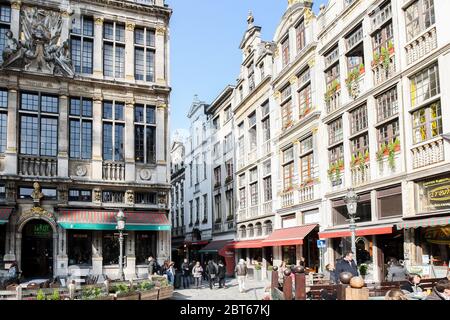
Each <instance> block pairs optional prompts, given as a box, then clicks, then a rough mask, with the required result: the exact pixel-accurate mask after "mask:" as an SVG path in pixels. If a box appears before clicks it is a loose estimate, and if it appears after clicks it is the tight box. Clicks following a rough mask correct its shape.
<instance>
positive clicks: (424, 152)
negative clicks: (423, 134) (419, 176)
mask: <svg viewBox="0 0 450 320" xmlns="http://www.w3.org/2000/svg"><path fill="white" fill-rule="evenodd" d="M411 151H412V154H413V168H414V169H417V168H422V167H425V166H429V165H432V164H435V163H439V162H442V161H444V140H442V139H438V140H435V141H431V142H428V143H425V144H423V145H421V146H418V147H415V148H413V149H412V150H411Z"/></svg>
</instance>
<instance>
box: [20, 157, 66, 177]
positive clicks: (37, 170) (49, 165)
mask: <svg viewBox="0 0 450 320" xmlns="http://www.w3.org/2000/svg"><path fill="white" fill-rule="evenodd" d="M19 175H26V176H40V177H55V176H57V175H58V160H57V159H56V158H48V157H35V156H19Z"/></svg>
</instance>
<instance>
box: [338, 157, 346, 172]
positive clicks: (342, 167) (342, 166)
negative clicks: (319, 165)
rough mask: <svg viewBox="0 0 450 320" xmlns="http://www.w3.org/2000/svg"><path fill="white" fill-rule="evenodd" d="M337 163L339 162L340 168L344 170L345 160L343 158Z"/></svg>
mask: <svg viewBox="0 0 450 320" xmlns="http://www.w3.org/2000/svg"><path fill="white" fill-rule="evenodd" d="M337 164H338V168H339V170H340V171H343V170H344V160H343V159H341V160H338V162H337Z"/></svg>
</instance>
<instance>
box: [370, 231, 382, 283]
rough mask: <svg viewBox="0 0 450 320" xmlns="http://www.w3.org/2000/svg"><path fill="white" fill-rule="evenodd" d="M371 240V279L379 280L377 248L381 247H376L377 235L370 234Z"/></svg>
mask: <svg viewBox="0 0 450 320" xmlns="http://www.w3.org/2000/svg"><path fill="white" fill-rule="evenodd" d="M372 242H373V250H372V264H373V281H374V282H380V281H381V279H380V276H381V272H380V270H379V268H378V264H379V261H378V250H381V249H380V248H379V247H378V243H377V236H372ZM382 263H383V262H382ZM383 280H384V279H383Z"/></svg>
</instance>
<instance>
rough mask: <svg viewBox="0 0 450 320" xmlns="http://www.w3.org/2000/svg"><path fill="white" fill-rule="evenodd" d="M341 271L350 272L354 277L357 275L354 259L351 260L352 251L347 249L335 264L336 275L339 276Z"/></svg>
mask: <svg viewBox="0 0 450 320" xmlns="http://www.w3.org/2000/svg"><path fill="white" fill-rule="evenodd" d="M342 272H350V273H351V274H352V275H353V276H354V277H357V276H358V267H357V266H356V263H355V260H353V252H351V251H349V252H347V253H346V254H345V256H344V258H343V259H342V260H340V261H338V262H337V264H336V276H337V278H338V279H339V276H340V274H341V273H342Z"/></svg>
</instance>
